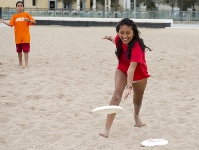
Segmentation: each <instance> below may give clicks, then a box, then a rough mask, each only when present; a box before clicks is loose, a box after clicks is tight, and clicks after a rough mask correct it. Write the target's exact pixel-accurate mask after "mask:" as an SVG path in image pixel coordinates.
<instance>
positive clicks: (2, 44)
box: [0, 26, 199, 150]
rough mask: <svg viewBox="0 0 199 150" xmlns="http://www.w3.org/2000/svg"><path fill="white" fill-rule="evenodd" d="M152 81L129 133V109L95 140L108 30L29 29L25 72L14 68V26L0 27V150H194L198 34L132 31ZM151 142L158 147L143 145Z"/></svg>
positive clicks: (109, 48)
mask: <svg viewBox="0 0 199 150" xmlns="http://www.w3.org/2000/svg"><path fill="white" fill-rule="evenodd" d="M139 29H140V31H141V33H142V34H141V37H142V38H143V39H144V41H145V44H146V45H148V46H149V47H151V48H152V49H153V51H151V52H149V51H147V53H146V59H147V64H148V67H149V73H150V74H151V77H150V78H149V80H148V84H147V88H146V91H145V95H144V99H143V105H142V109H141V113H140V115H141V118H142V121H143V123H145V124H146V126H145V127H142V128H135V127H134V120H133V113H132V112H133V104H132V99H131V98H130V97H129V98H128V100H127V101H123V100H122V102H121V105H120V106H122V107H123V108H124V111H123V112H121V113H119V114H118V115H117V116H116V118H115V120H114V123H113V126H112V129H111V133H110V137H109V138H108V139H106V138H103V137H100V136H99V135H98V133H99V132H100V131H101V130H102V129H103V128H104V125H105V119H106V116H105V115H94V114H91V113H90V112H91V111H92V110H93V109H94V108H96V107H99V106H104V105H108V104H109V101H110V99H111V97H112V94H113V90H114V73H115V69H116V66H117V59H116V57H115V54H114V52H115V46H114V45H113V44H112V43H110V42H109V41H105V40H102V37H104V36H105V35H113V36H114V35H115V28H114V27H63V26H33V27H31V29H30V31H31V52H30V53H29V68H27V69H23V68H22V67H16V66H17V65H18V58H17V53H16V52H15V43H14V35H13V28H10V27H1V28H0V91H1V92H0V149H1V150H51V149H52V150H99V149H103V150H130V149H131V150H143V149H144V150H148V149H153V150H179V149H180V150H196V149H197V148H198V147H199V141H198V139H199V87H198V83H199V72H198V70H199V67H198V64H199V59H198V58H199V45H198V38H199V36H198V35H199V29H183V28H181V29H176V28H175V29H172V28H166V29H151V28H139ZM150 138H162V139H166V140H168V142H169V143H168V144H167V145H165V146H155V147H145V148H144V147H142V146H141V144H140V143H141V142H142V141H143V140H146V139H150Z"/></svg>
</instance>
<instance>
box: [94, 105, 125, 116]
mask: <svg viewBox="0 0 199 150" xmlns="http://www.w3.org/2000/svg"><path fill="white" fill-rule="evenodd" d="M122 110H123V108H122V107H121V106H115V105H110V106H101V107H97V108H95V109H93V111H92V113H94V114H113V113H119V112H121V111H122Z"/></svg>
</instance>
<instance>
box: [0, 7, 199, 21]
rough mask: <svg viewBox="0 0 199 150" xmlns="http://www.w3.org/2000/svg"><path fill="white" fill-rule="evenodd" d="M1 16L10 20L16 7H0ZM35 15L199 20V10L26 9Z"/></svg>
mask: <svg viewBox="0 0 199 150" xmlns="http://www.w3.org/2000/svg"><path fill="white" fill-rule="evenodd" d="M0 10H1V11H0V17H1V15H2V18H3V19H4V20H9V19H10V18H11V17H12V15H13V14H15V13H16V9H15V8H2V9H0ZM25 11H26V12H28V13H29V14H30V15H31V16H33V17H86V18H124V17H128V18H136V19H173V22H178V21H180V22H186V23H191V22H199V12H197V11H138V12H136V13H134V12H133V11H92V10H91V11H75V10H49V9H25Z"/></svg>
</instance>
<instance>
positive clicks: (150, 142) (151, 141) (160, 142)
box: [141, 139, 168, 146]
mask: <svg viewBox="0 0 199 150" xmlns="http://www.w3.org/2000/svg"><path fill="white" fill-rule="evenodd" d="M166 144H168V141H167V140H164V139H148V140H145V141H143V142H142V143H141V145H142V146H156V145H166Z"/></svg>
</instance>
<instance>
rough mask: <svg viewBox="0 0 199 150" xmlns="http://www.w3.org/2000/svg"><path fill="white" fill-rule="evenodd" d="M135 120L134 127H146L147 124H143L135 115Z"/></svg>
mask: <svg viewBox="0 0 199 150" xmlns="http://www.w3.org/2000/svg"><path fill="white" fill-rule="evenodd" d="M134 120H135V125H134V127H142V126H145V124H142V121H141V119H140V116H139V115H135V114H134Z"/></svg>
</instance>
